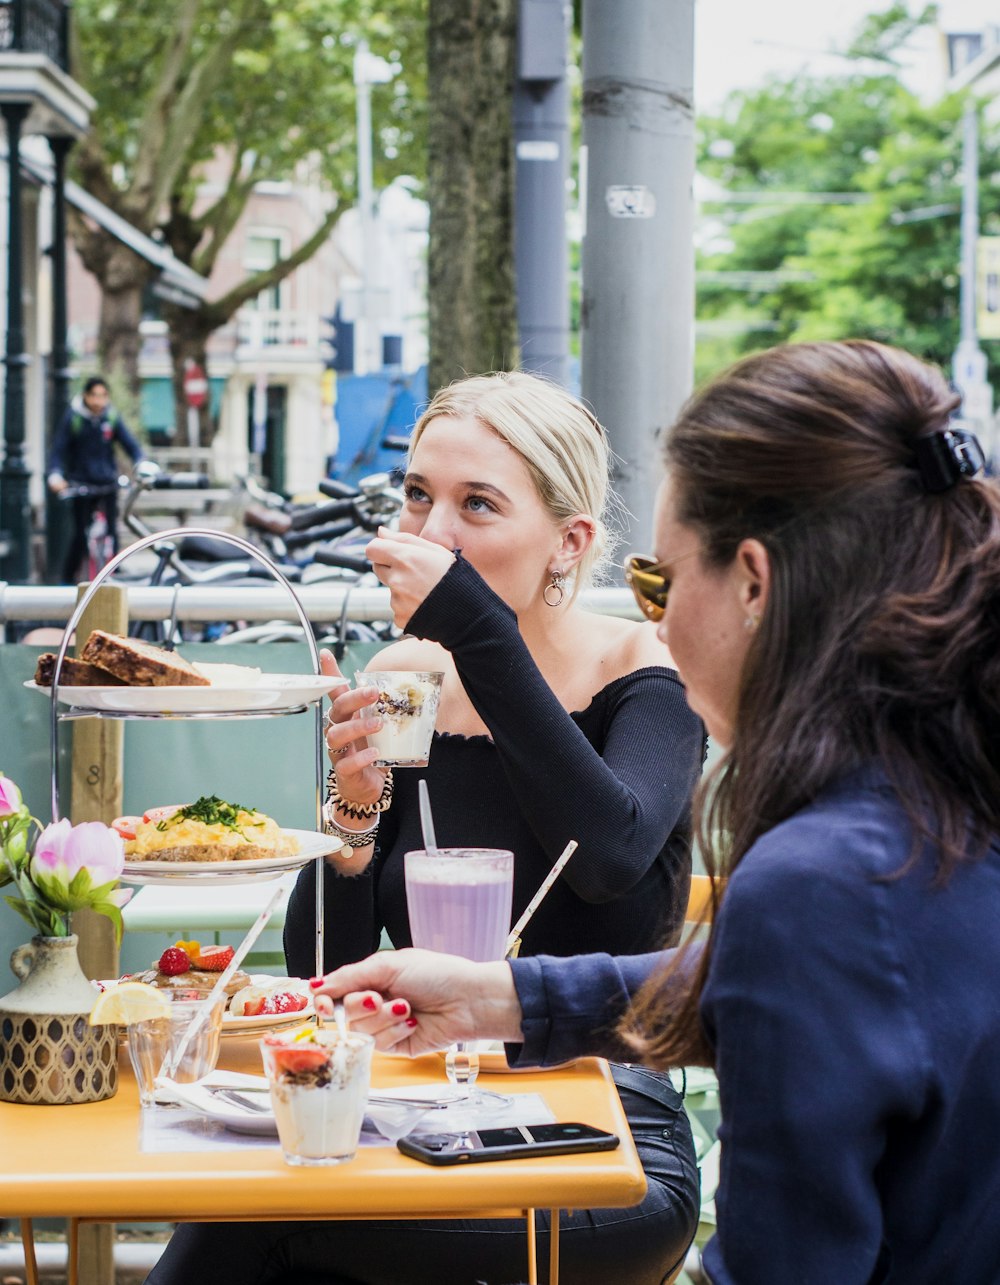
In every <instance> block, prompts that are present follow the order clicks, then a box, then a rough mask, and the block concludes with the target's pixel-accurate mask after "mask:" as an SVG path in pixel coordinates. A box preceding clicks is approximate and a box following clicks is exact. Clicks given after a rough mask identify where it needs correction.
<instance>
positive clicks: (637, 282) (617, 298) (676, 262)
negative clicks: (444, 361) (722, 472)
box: [581, 0, 694, 549]
mask: <svg viewBox="0 0 1000 1285" xmlns="http://www.w3.org/2000/svg"><path fill="white" fill-rule="evenodd" d="M693 64H694V0H615V3H613V4H612V3H608V2H607V0H583V141H584V145H585V147H586V169H587V193H586V206H585V208H586V228H585V235H584V240H583V262H582V269H583V296H582V307H581V325H582V336H581V337H582V350H581V356H582V386H583V395H584V398H585V399H586V400H587V401H588V402H589V403H590V404H591V406H592V407H593V408H594V410H595V412H596V413H597V415H598V417H599V418H600V419H601V421H602V422H603V423H604V424H605V425H606V426H607V428H608V431H609V434H610V437H611V444H612V446H613V447H614V449H615V452H616V453H617V455H618V456H619V457H620V463H619V465H618V469H617V476H616V479H615V480H616V486H617V489H618V491H619V494H620V495H621V497H622V499H623V500H624V502H625V504H626V506H627V508H628V509H629V511H630V513H631V515H632V518H631V522H630V524H629V526H628V528H627V530H626V531H625V533H624V539H625V544H626V545H627V546H628V547H629V548H632V549H635V548H639V547H645V546H648V544H649V538H650V528H651V522H652V507H653V496H654V493H655V489H656V484H657V476H658V469H657V467H656V461H657V458H658V447H657V444H656V441H655V438H656V434H657V433H658V432H659V430H660V429H662V428H663V427H664V425H666V424H669V423H670V422H671V420H672V419H673V418H674V416H675V415H676V413H677V410H678V408H679V406H680V405H681V403H682V402H683V400H684V398H685V397H686V396H687V394H688V392H689V390H690V387H691V366H692V346H693V338H692V336H693V322H694V249H693V209H692V195H691V185H692V181H693V176H694V111H693V94H692V82H693V79H694V70H693Z"/></svg>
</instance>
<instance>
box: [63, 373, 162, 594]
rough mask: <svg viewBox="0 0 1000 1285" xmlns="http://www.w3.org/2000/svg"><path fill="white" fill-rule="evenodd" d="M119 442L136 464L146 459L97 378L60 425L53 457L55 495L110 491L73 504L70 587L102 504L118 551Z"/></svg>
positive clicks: (66, 576)
mask: <svg viewBox="0 0 1000 1285" xmlns="http://www.w3.org/2000/svg"><path fill="white" fill-rule="evenodd" d="M116 443H117V444H118V445H119V446H120V447H121V448H122V450H123V451H125V453H126V454H127V455H128V456H129V458H130V459H131V460H132V463H133V464H138V462H139V461H140V460H141V459H142V458H143V452H142V447H141V446H140V445H139V443H138V442H137V441H136V439H135V438H134V437H133V436H132V434H131V433H130V432H129V431H128V429H127V428H126V427H125V423H124V421H123V420H122V418H121V416H120V415H119V414H118V413H117V411H116V410H115V408H114V407H113V406H112V405H111V396H110V394H109V392H108V385H107V382H106V381H105V380H104V379H102V378H101V376H100V375H94V376H92V377H91V378H90V379H88V380H87V382H86V383H85V384H84V386H83V393H82V394H81V395H79V396H77V397H74V398H73V400H72V402H71V403H70V405H69V407H68V409H67V410H66V413H65V414H64V415H63V417H62V419H61V420H60V421H59V426H58V427H57V428H56V432H55V437H54V438H53V441H52V449H51V451H50V453H49V469H48V485H49V490H51V491H52V492H53V493H54V494H56V495H59V494H60V493H61V492H62V491H65V490H66V488H67V487H68V486H86V487H93V488H94V489H95V490H96V489H97V488H108V489H107V491H106V492H105V493H104V494H98V495H79V496H76V497H74V499H73V501H72V504H73V538H72V540H71V542H70V545H69V548H68V549H67V551H66V557H65V559H64V561H63V565H62V575H61V579H62V581H63V583H64V584H72V583H73V582H74V581H75V580H76V575H77V572H78V570H79V568H80V563H81V562H82V561H83V557H84V554H85V553H86V551H87V531H88V528H89V526H90V522H91V519H92V517H93V515H94V510H95V508H97V506H98V505H100V506H101V507H102V508H103V510H104V514H105V517H106V518H107V522H108V530H109V531H110V533H111V539H112V545H113V548H114V551H115V552H117V551H118V534H117V526H118V493H117V490H116V485H117V481H118V471H119V470H118V464H117V461H116V460H115V444H116Z"/></svg>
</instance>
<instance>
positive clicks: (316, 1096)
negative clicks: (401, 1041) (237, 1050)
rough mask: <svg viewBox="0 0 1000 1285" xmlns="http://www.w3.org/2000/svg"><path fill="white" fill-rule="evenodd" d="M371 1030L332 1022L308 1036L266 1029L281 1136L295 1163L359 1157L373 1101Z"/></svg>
mask: <svg viewBox="0 0 1000 1285" xmlns="http://www.w3.org/2000/svg"><path fill="white" fill-rule="evenodd" d="M374 1048H375V1041H374V1039H373V1038H372V1037H371V1036H370V1035H362V1034H360V1033H358V1032H356V1031H348V1033H347V1035H346V1036H343V1035H341V1034H340V1032H339V1031H337V1030H336V1029H334V1028H332V1027H323V1028H322V1029H320V1030H315V1031H312V1032H311V1034H310V1037H309V1039H308V1040H294V1039H290V1038H288V1039H285V1038H282V1037H281V1036H280V1035H266V1036H265V1037H264V1038H263V1039H262V1040H261V1042H260V1051H261V1055H262V1057H263V1059H264V1072H265V1074H266V1075H267V1082H268V1085H269V1087H270V1090H271V1107H272V1109H273V1111H274V1119H275V1123H276V1124H277V1126H278V1139H279V1141H280V1142H281V1150H282V1152H283V1153H284V1156H285V1161H286V1163H288V1164H290V1165H336V1164H342V1163H343V1162H344V1161H345V1160H353V1158H354V1154H355V1152H356V1151H357V1149H358V1138H359V1137H360V1136H361V1125H362V1123H363V1121H364V1117H365V1108H366V1106H367V1103H368V1086H369V1082H370V1080H371V1064H372V1051H373V1049H374Z"/></svg>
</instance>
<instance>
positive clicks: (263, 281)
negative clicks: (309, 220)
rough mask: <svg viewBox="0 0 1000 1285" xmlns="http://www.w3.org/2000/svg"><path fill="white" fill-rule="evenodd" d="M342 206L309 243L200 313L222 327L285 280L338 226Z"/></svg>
mask: <svg viewBox="0 0 1000 1285" xmlns="http://www.w3.org/2000/svg"><path fill="white" fill-rule="evenodd" d="M342 213H343V206H339V205H338V206H337V207H335V208H334V209H332V210H331V211H330V213H329V214H328V215H327V216H326V218H325V219H324V220H323V222H322V223H321V224H320V225H319V227H318V228H317V229H316V231H315V232H314V233H313V234H312V236H311V237H310V238H309V240H308V241H303V242H302V244H301V245H300V246H299V248H298V249H297V250H295V251H294V252H293V253H292V254H290V255H288V257H287V258H285V259H279V260H278V262H277V263H275V264H274V265H273V266H272V267H270V268H267V269H266V270H265V271H263V272H255V273H254V274H253V276H251V277H247V278H245V280H243V281H241V282H240V284H239V285H238V286H234V287H233V289H232V290H230V291H229V293H228V294H224V295H223V296H222V297H221V298H220V299H216V300H214V301H213V302H212V303H209V304H203V305H202V307H201V308H200V309H199V310H198V311H199V312H207V313H208V314H209V315H210V316H211V317H212V318H213V321H214V326H222V325H225V323H226V322H227V321H228V320H229V318H230V317H231V316H232V315H233V313H234V312H236V311H237V309H239V308H241V307H242V306H243V305H244V304H245V303H246V302H247V301H248V300H250V299H253V298H255V297H256V296H257V295H259V294H260V292H261V291H262V290H267V289H268V288H269V287H271V286H275V285H277V284H278V282H279V281H284V279H285V277H287V276H288V274H289V273H290V272H294V271H295V269H296V268H297V267H298V266H299V264H301V263H306V262H307V261H308V260H309V259H311V258H312V256H313V255H314V254H315V253H316V251H317V250H318V249H319V247H320V246H321V245H322V244H323V242H324V241H325V240H326V239H327V237H328V236H329V235H330V233H331V232H332V231H333V229H334V228H335V227H336V225H337V221H338V220H339V218H340V216H341V214H342Z"/></svg>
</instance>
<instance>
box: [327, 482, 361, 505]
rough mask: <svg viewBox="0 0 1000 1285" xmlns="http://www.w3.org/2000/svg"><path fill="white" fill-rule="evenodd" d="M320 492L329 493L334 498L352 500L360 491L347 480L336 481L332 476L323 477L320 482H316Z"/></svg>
mask: <svg viewBox="0 0 1000 1285" xmlns="http://www.w3.org/2000/svg"><path fill="white" fill-rule="evenodd" d="M318 487H319V490H320V492H321V493H322V494H323V495H329V496H330V498H331V499H334V500H353V499H355V498H356V497H357V496H358V495H360V494H361V492H360V491H359V490H358V488H357V487H356V486H351V485H350V484H349V483H348V482H338V481H337V479H336V478H334V477H325V478H323V480H322V482H320V483H318Z"/></svg>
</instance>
